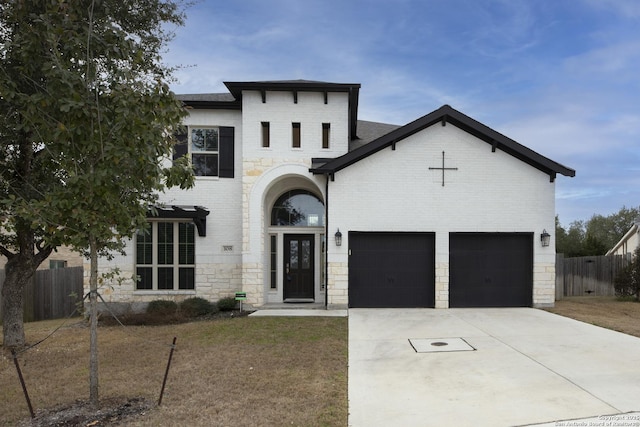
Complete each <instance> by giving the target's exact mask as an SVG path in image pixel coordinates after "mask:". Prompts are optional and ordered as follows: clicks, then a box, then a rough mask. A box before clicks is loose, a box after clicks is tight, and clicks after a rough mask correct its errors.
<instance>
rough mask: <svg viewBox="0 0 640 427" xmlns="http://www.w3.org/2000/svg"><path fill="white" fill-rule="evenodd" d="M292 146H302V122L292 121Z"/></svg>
mask: <svg viewBox="0 0 640 427" xmlns="http://www.w3.org/2000/svg"><path fill="white" fill-rule="evenodd" d="M291 131H292V132H291V135H292V140H291V146H292V147H293V148H300V123H291Z"/></svg>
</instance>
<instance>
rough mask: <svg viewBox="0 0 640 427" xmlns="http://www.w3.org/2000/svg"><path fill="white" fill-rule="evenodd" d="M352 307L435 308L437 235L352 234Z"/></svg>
mask: <svg viewBox="0 0 640 427" xmlns="http://www.w3.org/2000/svg"><path fill="white" fill-rule="evenodd" d="M349 253H350V255H349V307H360V308H363V307H433V306H434V300H435V234H434V233H382V232H353V231H352V232H349Z"/></svg>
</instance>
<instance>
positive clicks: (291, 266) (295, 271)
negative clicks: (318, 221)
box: [282, 234, 315, 300]
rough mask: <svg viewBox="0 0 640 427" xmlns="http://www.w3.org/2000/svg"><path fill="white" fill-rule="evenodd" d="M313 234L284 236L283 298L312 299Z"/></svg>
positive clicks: (313, 275)
mask: <svg viewBox="0 0 640 427" xmlns="http://www.w3.org/2000/svg"><path fill="white" fill-rule="evenodd" d="M313 237H314V236H313V234H285V235H284V266H283V267H284V270H283V271H284V274H283V280H284V283H283V287H282V289H283V293H284V295H283V297H284V299H285V300H287V299H309V298H312V299H313V296H314V295H313V288H314V286H313V285H314V277H315V273H314V269H313V264H314V260H315V257H314V254H313V248H314V246H315V245H314V238H313Z"/></svg>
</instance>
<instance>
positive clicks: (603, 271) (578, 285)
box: [556, 254, 631, 300]
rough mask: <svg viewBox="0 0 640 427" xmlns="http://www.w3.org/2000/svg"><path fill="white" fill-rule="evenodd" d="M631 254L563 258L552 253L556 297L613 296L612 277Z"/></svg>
mask: <svg viewBox="0 0 640 427" xmlns="http://www.w3.org/2000/svg"><path fill="white" fill-rule="evenodd" d="M630 262H631V254H628V255H602V256H586V257H575V258H565V257H564V255H563V254H557V255H556V300H559V299H562V298H563V297H572V296H583V295H587V296H588V295H592V296H613V295H615V289H614V286H613V281H614V279H615V277H616V275H617V274H618V272H619V271H620V270H622V269H623V268H624V267H626V266H627V265H629V263H630Z"/></svg>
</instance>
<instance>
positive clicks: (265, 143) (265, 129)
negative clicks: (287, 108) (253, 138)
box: [262, 122, 271, 148]
mask: <svg viewBox="0 0 640 427" xmlns="http://www.w3.org/2000/svg"><path fill="white" fill-rule="evenodd" d="M269 128H270V125H269V122H262V147H263V148H269V145H270V143H271V142H270V140H269V139H270V135H269V130H270V129H269Z"/></svg>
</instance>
